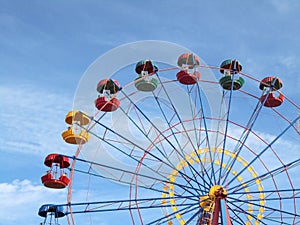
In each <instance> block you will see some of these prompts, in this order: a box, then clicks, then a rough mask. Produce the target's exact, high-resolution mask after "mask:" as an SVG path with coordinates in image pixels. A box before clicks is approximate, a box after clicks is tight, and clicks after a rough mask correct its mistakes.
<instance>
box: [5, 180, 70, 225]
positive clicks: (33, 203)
mask: <svg viewBox="0 0 300 225" xmlns="http://www.w3.org/2000/svg"><path fill="white" fill-rule="evenodd" d="M43 202H44V203H45V204H47V203H57V204H58V203H65V202H66V190H54V189H47V188H45V187H44V186H42V185H36V184H33V183H32V182H31V181H30V180H14V181H12V182H11V183H0V218H1V224H6V225H9V224H17V223H18V222H19V221H26V222H27V223H28V224H39V222H41V221H43V218H41V217H39V216H38V214H37V213H38V210H39V207H40V206H41V205H42V204H44V203H43Z"/></svg>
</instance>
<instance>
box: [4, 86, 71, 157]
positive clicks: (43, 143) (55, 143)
mask: <svg viewBox="0 0 300 225" xmlns="http://www.w3.org/2000/svg"><path fill="white" fill-rule="evenodd" d="M0 95H1V108H0V118H1V126H2V129H4V131H5V132H3V133H2V135H1V137H0V143H1V147H0V150H1V151H16V152H18V151H22V152H27V153H42V152H44V153H45V152H49V150H50V148H51V149H52V151H53V150H54V151H63V150H64V145H63V143H64V142H63V140H62V139H61V138H60V134H61V132H62V131H63V130H64V129H66V125H65V123H64V116H65V114H66V113H67V112H68V110H70V108H68V107H71V104H72V103H71V101H68V98H67V97H65V96H64V95H63V94H62V93H55V92H50V91H48V90H45V89H41V88H39V87H36V86H33V85H30V84H29V85H20V84H19V85H6V86H0Z"/></svg>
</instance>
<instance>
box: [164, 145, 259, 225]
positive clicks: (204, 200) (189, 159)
mask: <svg viewBox="0 0 300 225" xmlns="http://www.w3.org/2000/svg"><path fill="white" fill-rule="evenodd" d="M223 152H224V156H227V157H228V158H231V159H235V158H236V161H237V162H238V163H239V164H240V165H242V166H243V167H247V172H248V173H249V174H250V175H251V177H252V178H257V177H258V175H257V173H256V172H255V171H254V169H253V167H252V166H249V164H248V162H247V161H246V160H244V159H243V158H242V157H241V156H237V154H236V153H234V152H230V151H229V150H225V151H223V150H222V149H221V148H217V149H215V148H213V149H211V151H209V149H208V148H204V149H199V150H197V152H191V153H190V154H187V155H185V157H184V159H181V160H180V161H179V162H178V164H177V165H176V169H174V170H173V171H172V172H171V173H170V174H169V176H168V177H169V179H168V181H167V182H166V183H165V184H164V186H163V191H162V198H163V200H162V202H161V203H162V205H166V204H168V203H169V204H170V205H171V209H172V211H173V213H172V214H174V215H175V218H176V219H177V220H178V222H179V224H180V225H184V224H185V222H186V221H185V220H184V218H183V217H182V215H181V213H180V212H178V207H177V205H176V201H175V187H176V178H177V176H178V174H179V171H182V170H184V169H185V167H188V165H193V164H201V168H202V169H203V170H204V169H205V168H203V165H204V164H205V163H214V164H215V165H217V166H220V164H221V162H220V160H219V159H217V158H218V157H217V155H218V154H219V156H220V155H221V154H223ZM209 154H210V155H212V156H213V160H212V159H211V158H210V157H207V156H209ZM224 161H225V160H224ZM222 168H223V169H225V171H228V172H230V173H231V174H232V175H233V176H234V177H235V178H236V180H237V181H238V182H239V183H240V184H241V186H242V187H244V189H243V190H244V193H245V194H244V195H245V196H246V198H247V200H251V199H252V197H255V198H259V201H258V202H259V205H260V206H259V208H258V209H254V208H253V204H251V203H248V208H247V212H248V213H249V214H253V213H254V212H257V214H256V218H258V219H259V220H261V219H262V218H263V214H264V211H265V208H264V206H265V195H264V193H263V186H262V184H261V180H260V179H259V178H257V179H256V180H255V184H256V186H257V190H258V191H259V194H258V195H257V196H252V194H250V193H249V192H250V190H249V188H248V186H247V184H245V183H244V181H243V178H242V176H241V175H239V176H237V174H238V172H237V171H236V170H232V169H231V167H230V166H227V164H226V163H224V162H223V163H222ZM184 172H185V171H183V172H182V173H184ZM219 194H221V195H222V196H223V198H226V197H227V194H228V193H227V191H226V189H225V188H223V187H222V186H220V185H214V186H212V187H211V188H210V190H209V193H208V195H205V196H200V197H199V202H200V203H199V205H200V207H201V208H203V210H204V211H205V212H210V213H212V212H213V210H214V200H215V197H216V195H219ZM163 213H164V215H165V216H166V217H167V218H168V217H170V216H169V213H168V211H167V207H166V208H164V209H163ZM172 224H173V222H172V219H171V218H170V220H169V221H168V225H172ZM245 224H246V225H251V224H254V225H259V224H260V222H259V221H258V220H254V218H253V217H252V216H251V215H248V216H247V221H245Z"/></svg>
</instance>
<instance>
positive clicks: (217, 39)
mask: <svg viewBox="0 0 300 225" xmlns="http://www.w3.org/2000/svg"><path fill="white" fill-rule="evenodd" d="M299 12H300V2H299V1H297V0H291V1H279V0H264V1H243V2H242V1H237V0H228V1H203V0H200V1H199V0H198V1H196V0H191V1H177V0H175V1H148V2H147V3H146V2H141V1H121V0H116V1H96V0H95V1H93V0H90V1H85V2H84V3H83V2H82V1H67V0H66V1H57V0H54V1H21V0H19V1H18V0H14V1H9V0H7V1H5V0H0V49H1V50H0V96H1V97H0V105H1V107H0V124H1V126H2V129H1V135H0V153H1V157H0V163H1V169H0V171H1V176H0V218H1V221H0V224H6V225H10V224H16V223H17V222H18V224H38V223H39V222H40V221H41V219H40V218H39V217H38V216H37V209H38V207H39V206H40V205H41V204H43V203H44V202H47V201H46V200H45V199H49V202H51V201H52V200H54V199H56V200H57V199H59V200H60V201H61V202H64V201H65V198H66V192H65V191H61V192H53V191H51V190H46V189H45V188H43V187H42V185H41V183H40V177H41V175H42V174H43V173H44V172H45V170H46V168H45V167H44V165H43V160H44V157H45V156H46V155H47V154H49V153H52V152H62V153H64V154H70V155H72V154H73V151H75V148H74V147H70V146H68V145H66V144H65V143H64V142H63V140H61V138H60V134H61V132H62V131H63V130H64V129H65V128H66V125H65V123H64V116H65V114H66V113H67V112H69V111H70V110H71V109H72V105H73V97H74V93H75V91H76V88H77V85H78V83H79V81H80V79H81V77H82V75H83V74H84V72H85V71H86V69H87V68H88V66H89V65H90V64H91V63H92V62H93V61H94V60H95V59H96V58H98V57H99V56H101V55H103V54H104V53H105V52H107V51H109V50H110V49H112V48H115V47H117V46H119V45H122V44H126V43H129V42H135V41H141V40H163V41H169V42H174V43H177V44H179V45H182V46H185V47H186V48H189V49H191V50H192V51H194V52H196V53H197V54H198V55H199V56H200V57H201V58H202V59H204V60H205V62H206V63H207V64H210V65H219V63H220V62H221V61H222V60H224V59H227V58H231V57H233V58H237V59H239V60H240V61H241V62H242V63H243V64H244V65H247V72H248V73H249V74H255V76H257V77H265V76H267V75H272V74H276V75H279V76H280V77H281V78H282V80H283V81H284V93H285V94H286V95H287V96H289V98H291V99H293V100H294V101H296V102H297V101H298V104H299V94H300V90H299V86H300V77H299V74H298V73H299V68H298V67H299V65H300V54H299V52H300V43H299V40H298V39H299V38H298V37H299V36H300V29H299V27H300V16H299ZM245 69H246V66H245ZM103 192H104V193H106V191H105V190H103ZM106 194H107V193H106ZM64 222H65V223H63V222H61V224H67V223H66V221H64ZM102 223H105V222H104V221H102ZM105 224H106V223H105Z"/></svg>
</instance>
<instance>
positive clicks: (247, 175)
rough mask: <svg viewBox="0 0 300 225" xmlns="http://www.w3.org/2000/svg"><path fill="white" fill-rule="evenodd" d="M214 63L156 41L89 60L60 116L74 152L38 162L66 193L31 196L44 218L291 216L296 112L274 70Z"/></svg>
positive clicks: (297, 211) (296, 182) (226, 224)
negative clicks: (44, 200) (257, 72)
mask: <svg viewBox="0 0 300 225" xmlns="http://www.w3.org/2000/svg"><path fill="white" fill-rule="evenodd" d="M214 64H218V66H211V65H207V64H206V63H205V62H204V61H203V60H202V59H201V58H200V57H199V56H198V54H196V53H193V52H192V51H190V50H189V49H186V48H185V47H182V46H179V45H176V44H173V43H169V42H162V41H142V42H135V43H130V44H127V45H123V46H120V47H118V48H116V49H113V50H111V51H110V52H108V53H106V54H105V55H103V56H102V57H100V58H99V59H97V60H96V61H95V62H94V63H93V64H92V65H91V66H90V67H89V68H88V69H87V71H86V73H85V74H84V76H83V78H82V79H81V81H80V83H79V86H78V89H77V92H76V95H75V98H74V110H72V111H70V112H69V113H68V114H67V115H66V118H65V122H66V127H67V129H66V130H65V131H64V132H63V133H62V138H63V139H64V140H65V141H66V143H68V144H71V146H74V147H73V149H76V152H75V153H73V154H70V155H62V154H59V153H53V154H50V155H48V156H47V157H46V159H45V161H44V164H45V166H46V167H48V168H49V170H48V172H47V173H46V174H45V175H43V176H42V178H41V180H42V183H43V184H44V185H45V187H48V188H56V189H60V188H68V197H67V203H65V204H64V203H63V204H60V203H59V204H57V203H55V204H53V203H51V204H46V205H42V206H41V208H40V209H39V212H38V214H39V215H40V216H41V217H43V218H44V222H43V224H59V223H61V221H63V220H64V219H63V218H64V217H66V218H67V219H65V221H66V222H65V224H76V221H77V220H76V218H77V216H78V215H80V216H82V215H83V216H86V217H88V218H92V219H90V220H91V222H90V223H91V224H93V222H92V221H93V220H95V221H97V223H98V222H101V221H104V220H105V219H107V220H108V218H111V219H110V221H111V223H114V224H116V223H117V224H124V223H132V224H143V225H144V224H145V225H152V224H167V225H172V224H174V225H175V224H179V225H185V224H193V225H218V224H222V225H233V224H244V225H250V224H254V225H258V224H268V225H269V224H287V225H291V224H300V200H299V198H300V178H299V167H298V166H299V165H300V153H299V149H300V143H299V140H300V139H299V134H300V129H299V121H300V119H299V117H300V116H299V115H300V114H299V106H298V105H297V103H296V102H294V101H293V100H292V99H290V98H289V97H288V96H286V95H285V94H284V93H285V92H284V88H285V87H284V76H282V77H279V76H277V75H272V74H269V75H265V76H262V77H260V76H259V77H258V76H253V75H250V74H248V73H247V66H246V65H242V63H241V62H240V61H239V60H238V59H230V58H229V59H226V60H223V61H222V62H217V63H214ZM270 73H272V71H270ZM70 148H71V147H70ZM94 180H95V182H100V183H101V186H100V185H99V186H97V185H95V186H93V184H94ZM78 184H81V187H84V188H85V189H86V190H87V192H89V197H86V196H85V198H82V199H81V200H80V199H79V196H76V194H75V193H74V190H75V192H76V190H77V189H76V185H78ZM82 184H86V185H85V186H82ZM118 186H121V188H120V189H118V188H116V187H118ZM99 190H106V193H109V194H108V195H107V196H101V195H100V196H99V195H98V194H93V193H92V192H93V191H96V193H98V192H97V191H99ZM74 199H76V201H75V200H74ZM78 199H79V200H78ZM90 215H93V216H92V217H91V216H90ZM95 218H97V219H95ZM99 218H100V219H99ZM116 218H117V219H116ZM114 219H115V220H114ZM107 220H106V221H107ZM116 221H117V222H116Z"/></svg>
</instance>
